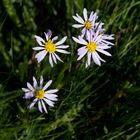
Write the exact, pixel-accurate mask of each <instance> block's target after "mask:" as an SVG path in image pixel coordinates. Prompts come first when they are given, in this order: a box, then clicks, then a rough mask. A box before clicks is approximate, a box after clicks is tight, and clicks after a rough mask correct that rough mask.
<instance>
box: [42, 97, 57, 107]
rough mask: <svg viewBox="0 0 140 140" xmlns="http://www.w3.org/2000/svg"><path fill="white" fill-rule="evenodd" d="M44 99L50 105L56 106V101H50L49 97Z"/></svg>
mask: <svg viewBox="0 0 140 140" xmlns="http://www.w3.org/2000/svg"><path fill="white" fill-rule="evenodd" d="M43 100H44V101H45V102H46V103H47V104H48V105H49V106H51V107H54V102H52V101H50V100H48V99H46V98H43Z"/></svg>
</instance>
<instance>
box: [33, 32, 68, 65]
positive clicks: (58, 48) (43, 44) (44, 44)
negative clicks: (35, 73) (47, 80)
mask: <svg viewBox="0 0 140 140" xmlns="http://www.w3.org/2000/svg"><path fill="white" fill-rule="evenodd" d="M44 34H45V37H46V40H44V39H43V38H41V37H39V36H37V35H35V39H36V41H37V43H38V44H39V46H38V47H34V48H33V50H36V51H40V52H39V53H37V54H36V55H35V58H36V59H37V61H38V63H39V62H41V61H42V60H43V59H44V57H45V56H46V55H47V54H49V63H50V65H51V67H53V63H56V64H57V60H59V61H61V62H63V61H62V60H61V59H60V57H59V56H58V55H57V54H56V52H59V53H64V54H70V52H68V51H66V50H64V49H66V48H68V47H69V46H68V45H62V44H63V43H64V42H65V41H66V39H67V37H66V36H65V37H63V38H62V39H61V40H60V41H58V42H56V43H54V42H55V41H56V40H57V39H58V36H55V37H53V38H52V39H51V35H52V32H51V31H48V32H47V33H44Z"/></svg>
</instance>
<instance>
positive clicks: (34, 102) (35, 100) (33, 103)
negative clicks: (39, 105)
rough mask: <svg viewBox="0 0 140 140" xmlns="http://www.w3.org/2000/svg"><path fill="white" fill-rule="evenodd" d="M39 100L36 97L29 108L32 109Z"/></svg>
mask: <svg viewBox="0 0 140 140" xmlns="http://www.w3.org/2000/svg"><path fill="white" fill-rule="evenodd" d="M37 101H38V99H37V98H36V99H34V100H33V102H32V103H31V104H30V105H29V106H28V108H29V109H31V108H32V107H33V106H34V105H35V104H36V102H37Z"/></svg>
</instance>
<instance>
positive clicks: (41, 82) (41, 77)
mask: <svg viewBox="0 0 140 140" xmlns="http://www.w3.org/2000/svg"><path fill="white" fill-rule="evenodd" d="M43 81H44V79H43V76H40V87H39V88H40V89H42V87H43Z"/></svg>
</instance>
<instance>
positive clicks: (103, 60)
mask: <svg viewBox="0 0 140 140" xmlns="http://www.w3.org/2000/svg"><path fill="white" fill-rule="evenodd" d="M94 53H95V55H96V56H97V57H98V58H99V59H100V60H101V61H102V62H105V60H104V59H102V58H101V57H100V56H99V54H98V53H97V52H94Z"/></svg>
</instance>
